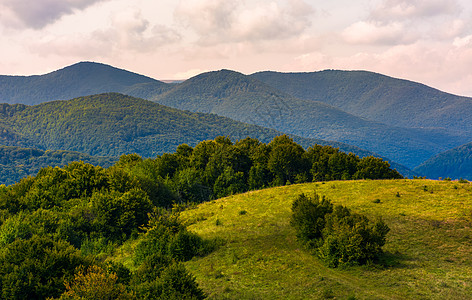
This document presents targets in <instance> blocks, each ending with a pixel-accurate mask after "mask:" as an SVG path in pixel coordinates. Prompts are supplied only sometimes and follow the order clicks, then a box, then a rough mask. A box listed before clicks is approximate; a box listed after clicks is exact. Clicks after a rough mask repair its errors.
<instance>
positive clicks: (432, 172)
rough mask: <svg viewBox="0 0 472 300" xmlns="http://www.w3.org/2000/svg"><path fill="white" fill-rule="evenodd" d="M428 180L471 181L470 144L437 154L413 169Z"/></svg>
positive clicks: (471, 157)
mask: <svg viewBox="0 0 472 300" xmlns="http://www.w3.org/2000/svg"><path fill="white" fill-rule="evenodd" d="M415 171H416V172H419V174H422V175H424V176H426V177H428V178H433V179H438V178H439V177H442V178H447V177H449V178H452V179H460V178H464V179H468V180H472V143H467V144H465V145H461V146H459V147H456V148H454V149H451V150H448V151H445V152H442V153H439V154H438V155H435V156H433V157H431V158H430V159H428V160H427V161H425V162H424V163H422V164H421V165H419V166H418V167H416V168H415Z"/></svg>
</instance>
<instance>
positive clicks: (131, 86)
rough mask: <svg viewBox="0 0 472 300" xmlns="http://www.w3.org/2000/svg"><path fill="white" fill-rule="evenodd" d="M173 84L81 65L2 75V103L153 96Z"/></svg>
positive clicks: (111, 69) (102, 65) (124, 72)
mask: <svg viewBox="0 0 472 300" xmlns="http://www.w3.org/2000/svg"><path fill="white" fill-rule="evenodd" d="M169 87H170V85H168V84H165V83H163V82H160V81H157V80H155V79H152V78H149V77H146V76H143V75H139V74H136V73H132V72H129V71H126V70H122V69H118V68H114V67H112V66H109V65H105V64H100V63H93V62H80V63H77V64H74V65H72V66H68V67H65V68H63V69H60V70H57V71H54V72H51V73H49V74H45V75H34V76H5V75H2V76H0V102H4V103H23V104H30V105H31V104H38V103H42V102H46V101H52V100H68V99H72V98H76V97H81V96H88V95H93V94H100V93H106V92H118V93H124V94H128V95H132V96H136V97H142V98H146V97H150V96H152V95H154V94H156V93H160V92H162V91H163V90H166V89H168V88H169Z"/></svg>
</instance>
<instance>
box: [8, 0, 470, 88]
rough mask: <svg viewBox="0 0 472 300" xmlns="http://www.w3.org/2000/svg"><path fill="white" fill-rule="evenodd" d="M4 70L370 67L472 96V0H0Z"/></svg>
mask: <svg viewBox="0 0 472 300" xmlns="http://www.w3.org/2000/svg"><path fill="white" fill-rule="evenodd" d="M0 56H1V59H0V74H2V75H40V74H45V73H49V72H52V71H54V70H57V69H61V68H63V67H66V66H69V65H72V64H74V63H77V62H79V61H95V62H101V63H105V64H109V65H112V66H115V67H118V68H122V69H126V70H129V71H132V72H136V73H140V74H143V75H147V76H150V77H153V78H155V79H159V80H172V79H187V78H189V77H191V76H194V75H197V74H199V73H202V72H206V71H212V70H220V69H231V70H235V71H239V72H242V73H244V74H251V73H254V72H258V71H266V70H272V71H280V72H313V71H319V70H325V69H340V70H367V71H373V72H378V73H382V74H385V75H389V76H393V77H397V78H403V79H408V80H412V81H417V82H421V83H424V84H426V85H429V86H432V87H435V88H438V89H440V90H443V91H446V92H450V93H454V94H459V95H464V96H472V84H471V83H472V1H469V0H355V1H352V0H331V1H326V0H238V1H235V0H34V1H31V0H0Z"/></svg>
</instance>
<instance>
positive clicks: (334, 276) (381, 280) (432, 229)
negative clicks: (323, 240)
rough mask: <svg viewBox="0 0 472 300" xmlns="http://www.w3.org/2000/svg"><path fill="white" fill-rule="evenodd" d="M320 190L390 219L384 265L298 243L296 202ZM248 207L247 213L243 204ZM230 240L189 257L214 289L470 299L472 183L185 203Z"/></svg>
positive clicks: (190, 214)
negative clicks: (324, 256) (338, 263)
mask: <svg viewBox="0 0 472 300" xmlns="http://www.w3.org/2000/svg"><path fill="white" fill-rule="evenodd" d="M314 190H316V191H317V192H318V193H319V194H320V195H326V196H327V197H328V198H330V199H331V200H332V201H333V203H335V204H343V205H346V206H348V207H349V208H350V209H351V210H353V211H354V212H359V213H363V214H366V215H367V216H368V217H370V218H372V219H375V218H379V217H381V218H383V220H384V221H385V222H386V223H387V224H388V226H389V227H390V228H391V231H390V233H389V234H388V241H387V244H386V245H385V247H384V250H385V255H384V256H383V257H382V259H381V264H380V265H371V266H362V267H350V268H345V269H330V268H327V267H326V266H325V265H324V264H323V263H322V262H321V261H319V260H318V259H317V258H316V257H315V256H314V255H311V254H310V253H308V251H306V250H305V249H304V248H303V247H301V246H300V245H299V244H298V243H297V241H296V238H295V235H294V231H293V229H292V228H291V227H290V224H289V218H290V214H291V203H292V201H293V200H294V199H295V198H296V196H297V195H298V194H300V193H306V194H312V193H313V191H314ZM243 211H244V213H241V212H243ZM182 218H183V220H184V221H185V222H186V223H187V224H188V225H189V229H190V230H192V231H194V232H196V233H198V234H200V235H201V236H203V237H205V238H216V237H219V238H223V239H224V240H225V241H226V243H225V245H223V246H221V247H220V248H219V249H217V250H216V251H215V252H213V253H212V254H210V255H208V256H206V257H202V258H195V259H193V260H191V261H189V262H187V263H186V266H187V268H188V269H189V271H190V272H191V273H192V274H194V275H195V277H196V279H197V281H198V283H199V285H200V287H202V288H203V289H204V290H205V292H206V293H207V294H208V295H209V297H210V298H211V299H327V298H333V299H334V298H336V299H467V298H470V297H471V295H472V233H471V228H470V227H471V224H472V186H471V185H470V184H469V183H457V182H448V181H430V180H386V181H375V180H370V181H336V182H328V183H326V184H321V183H311V184H302V185H290V186H285V187H278V188H272V189H266V190H261V191H254V192H248V193H245V194H240V195H235V196H231V197H227V198H223V199H220V200H216V201H212V202H208V203H204V204H201V205H199V206H198V207H197V208H195V209H192V210H188V211H185V212H183V213H182Z"/></svg>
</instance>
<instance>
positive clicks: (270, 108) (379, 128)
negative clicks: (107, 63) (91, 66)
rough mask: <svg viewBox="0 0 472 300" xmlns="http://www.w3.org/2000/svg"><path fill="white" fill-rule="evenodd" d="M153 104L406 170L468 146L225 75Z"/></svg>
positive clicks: (205, 78) (439, 133) (201, 79)
mask: <svg viewBox="0 0 472 300" xmlns="http://www.w3.org/2000/svg"><path fill="white" fill-rule="evenodd" d="M152 100H155V101H156V102H158V103H161V104H164V105H167V106H171V107H175V108H179V109H188V110H191V111H198V112H206V113H215V114H218V115H221V116H225V117H229V118H231V119H234V120H238V121H242V122H247V123H250V124H256V125H260V126H264V127H269V128H273V129H276V130H278V131H281V132H286V133H290V134H295V135H298V136H303V137H308V138H318V139H325V140H326V139H327V140H336V141H340V142H344V143H347V144H352V145H356V146H358V147H361V148H364V149H368V150H370V151H372V152H376V153H379V154H380V155H382V156H385V157H388V158H390V159H391V160H393V161H397V162H399V163H401V164H404V165H406V166H408V167H414V166H416V165H418V164H420V163H421V162H423V161H424V160H426V159H428V158H429V157H431V156H432V155H434V154H437V153H439V152H441V151H444V150H447V149H450V148H451V147H454V146H457V145H459V144H461V143H462V142H463V141H465V140H466V139H465V138H464V137H462V136H456V135H453V134H449V133H446V132H445V131H444V130H436V129H421V128H414V129H411V128H401V127H396V126H390V125H385V124H383V123H380V122H373V121H369V120H366V119H363V118H360V117H357V116H354V115H352V114H349V113H346V112H344V111H342V110H340V109H337V108H335V107H333V106H329V105H326V104H324V103H322V102H317V101H311V100H303V99H299V98H295V97H293V96H292V95H289V94H286V93H283V92H280V91H278V90H277V89H275V88H274V87H271V86H269V85H266V84H264V83H262V82H261V81H259V80H256V79H254V78H252V77H248V76H245V75H243V74H241V73H238V72H234V71H229V70H221V71H216V72H208V73H204V74H200V75H197V76H195V77H193V78H191V79H189V80H187V81H185V82H183V83H182V84H179V85H176V86H175V87H174V88H172V89H171V90H169V91H167V92H165V93H163V94H160V95H158V96H155V97H153V98H152Z"/></svg>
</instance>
